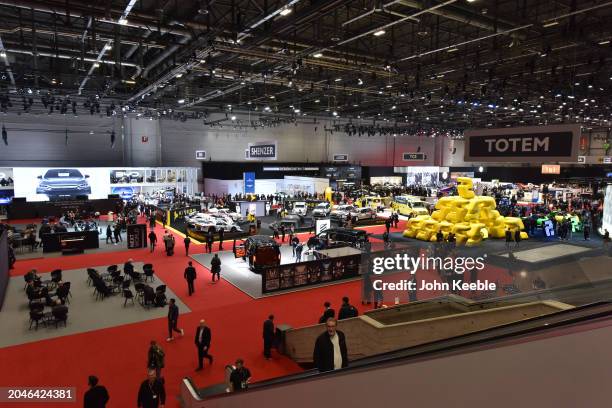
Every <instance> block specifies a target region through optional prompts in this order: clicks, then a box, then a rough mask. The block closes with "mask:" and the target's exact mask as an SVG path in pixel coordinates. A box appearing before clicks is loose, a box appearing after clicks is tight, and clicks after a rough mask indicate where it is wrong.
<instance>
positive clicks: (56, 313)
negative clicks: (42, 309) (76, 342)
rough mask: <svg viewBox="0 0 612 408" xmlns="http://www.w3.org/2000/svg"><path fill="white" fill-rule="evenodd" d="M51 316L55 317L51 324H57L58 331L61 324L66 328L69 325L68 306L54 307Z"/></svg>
mask: <svg viewBox="0 0 612 408" xmlns="http://www.w3.org/2000/svg"><path fill="white" fill-rule="evenodd" d="M51 315H52V317H53V320H51V322H53V323H55V328H56V329H57V325H58V324H59V323H64V326H66V325H67V324H66V321H67V320H68V308H67V307H66V306H63V307H58V306H56V307H54V308H53V310H52V311H51Z"/></svg>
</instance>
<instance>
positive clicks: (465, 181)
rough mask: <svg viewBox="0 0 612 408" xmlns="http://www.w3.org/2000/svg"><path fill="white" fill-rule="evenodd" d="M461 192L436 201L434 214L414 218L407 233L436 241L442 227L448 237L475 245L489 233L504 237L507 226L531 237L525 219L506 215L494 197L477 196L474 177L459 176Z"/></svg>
mask: <svg viewBox="0 0 612 408" xmlns="http://www.w3.org/2000/svg"><path fill="white" fill-rule="evenodd" d="M457 183H458V185H457V192H458V193H459V195H458V196H452V197H442V198H440V199H439V200H438V202H437V203H436V207H435V208H436V210H435V211H434V212H433V213H432V214H431V216H430V215H419V216H417V217H414V218H411V219H409V220H408V222H407V224H406V230H405V231H404V236H405V237H408V238H416V239H420V240H422V241H431V242H435V241H436V234H437V233H438V231H441V232H442V234H443V235H444V238H446V237H447V236H448V234H449V233H451V232H452V233H453V234H455V237H456V241H457V244H458V245H463V244H465V245H467V246H472V245H476V244H478V243H480V242H481V241H482V238H483V233H484V235H485V236H489V237H492V238H503V237H505V235H506V229H509V230H510V231H511V232H512V237H514V233H515V232H516V231H517V230H518V231H521V233H520V234H521V239H527V237H528V236H527V233H526V232H524V231H523V229H524V228H525V227H524V226H523V221H522V220H521V219H520V218H517V217H503V216H501V215H500V214H499V211H497V210H496V209H495V208H496V205H495V199H494V198H493V197H486V196H477V195H476V194H475V193H474V184H473V182H472V179H471V178H468V177H459V178H457Z"/></svg>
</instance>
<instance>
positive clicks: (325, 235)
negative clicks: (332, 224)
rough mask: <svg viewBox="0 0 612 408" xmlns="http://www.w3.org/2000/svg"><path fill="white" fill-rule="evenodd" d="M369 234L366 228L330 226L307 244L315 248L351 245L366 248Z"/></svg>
mask: <svg viewBox="0 0 612 408" xmlns="http://www.w3.org/2000/svg"><path fill="white" fill-rule="evenodd" d="M367 242H368V234H367V232H365V231H364V230H360V229H350V228H330V229H327V230H325V231H322V232H320V233H319V234H317V235H316V236H314V237H311V238H309V239H308V242H307V246H308V247H309V248H315V249H327V248H338V247H341V246H351V247H355V248H360V249H361V248H364V247H365V244H366V243H367ZM328 243H329V244H328Z"/></svg>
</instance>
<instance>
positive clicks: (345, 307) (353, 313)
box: [338, 296, 359, 320]
mask: <svg viewBox="0 0 612 408" xmlns="http://www.w3.org/2000/svg"><path fill="white" fill-rule="evenodd" d="M358 315H359V312H358V311H357V309H356V308H355V306H353V305H351V304H350V303H349V298H348V297H346V296H345V297H343V298H342V306H340V310H339V311H338V320H342V319H348V318H350V317H357V316H358Z"/></svg>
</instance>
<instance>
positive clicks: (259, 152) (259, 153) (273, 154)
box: [247, 142, 277, 160]
mask: <svg viewBox="0 0 612 408" xmlns="http://www.w3.org/2000/svg"><path fill="white" fill-rule="evenodd" d="M247 156H248V157H247V158H248V159H251V160H276V158H277V145H276V142H257V143H249V148H248V151H247Z"/></svg>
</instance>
